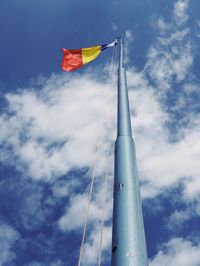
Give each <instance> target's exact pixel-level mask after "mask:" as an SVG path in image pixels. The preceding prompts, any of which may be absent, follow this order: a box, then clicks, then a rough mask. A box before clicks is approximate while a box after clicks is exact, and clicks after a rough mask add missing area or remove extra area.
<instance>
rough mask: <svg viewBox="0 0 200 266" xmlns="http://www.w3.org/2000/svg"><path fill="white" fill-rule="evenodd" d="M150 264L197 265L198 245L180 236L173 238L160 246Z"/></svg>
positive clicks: (151, 265) (153, 265)
mask: <svg viewBox="0 0 200 266" xmlns="http://www.w3.org/2000/svg"><path fill="white" fill-rule="evenodd" d="M162 250H163V251H159V252H158V254H157V255H156V256H155V258H154V259H153V260H152V261H151V262H150V266H159V265H162V266H168V265H172V266H176V265H181V266H190V265H192V266H198V265H199V257H200V246H199V245H195V244H193V243H192V242H190V241H187V240H184V239H182V238H174V239H172V240H170V241H169V242H168V243H166V244H164V245H163V247H162Z"/></svg>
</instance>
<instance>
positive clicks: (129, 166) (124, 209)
mask: <svg viewBox="0 0 200 266" xmlns="http://www.w3.org/2000/svg"><path fill="white" fill-rule="evenodd" d="M111 265H112V266H147V265H148V259H147V251H146V240H145V233H144V225H143V216H142V204H141V199H140V190H139V181H138V176H137V167H136V156H135V145H134V141H133V138H132V130H131V120H130V111H129V100H128V90H127V82H126V72H125V69H124V68H123V45H122V39H120V55H119V70H118V129H117V140H116V142H115V173H114V202H113V233H112V262H111Z"/></svg>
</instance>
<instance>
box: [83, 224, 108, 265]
mask: <svg viewBox="0 0 200 266" xmlns="http://www.w3.org/2000/svg"><path fill="white" fill-rule="evenodd" d="M111 231H112V228H111V227H108V226H105V227H104V231H103V243H102V255H101V261H102V262H104V263H105V262H106V261H107V257H106V256H105V251H106V250H109V249H111ZM99 239H100V230H97V229H96V230H94V231H93V232H92V233H91V234H90V237H89V240H88V241H87V243H86V244H85V246H84V256H83V265H84V266H89V265H94V263H95V262H96V263H97V259H98V253H99Z"/></svg>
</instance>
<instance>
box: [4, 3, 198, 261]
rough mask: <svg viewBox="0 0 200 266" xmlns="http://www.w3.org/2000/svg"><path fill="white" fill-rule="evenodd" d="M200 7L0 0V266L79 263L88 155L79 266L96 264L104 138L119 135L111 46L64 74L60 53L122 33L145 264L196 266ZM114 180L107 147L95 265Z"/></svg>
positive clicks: (106, 246)
mask: <svg viewBox="0 0 200 266" xmlns="http://www.w3.org/2000/svg"><path fill="white" fill-rule="evenodd" d="M199 10H200V2H199V0H193V1H189V0H175V1H174V0H172V1H166V0H142V1H128V0H127V1H122V0H115V1H114V0H113V1H104V0H102V1H98V2H97V1H89V0H86V1H70V0H69V1H64V0H54V1H53V0H43V1H35V0H34V1H33V0H28V1H27V0H19V1H15V0H1V3H0V35H1V42H0V47H1V49H0V58H1V60H0V87H1V90H0V101H1V105H0V111H1V114H0V128H1V130H0V147H1V155H0V243H1V246H0V265H2V266H22V265H24V266H64V265H76V264H77V261H78V254H79V248H80V242H81V233H82V226H83V219H84V211H83V210H84V209H85V207H86V204H87V192H88V185H89V182H90V177H91V173H92V166H93V165H94V161H95V158H96V159H97V161H98V164H97V167H96V172H95V175H96V178H95V190H94V194H93V201H92V205H91V209H90V221H89V226H88V231H87V239H86V243H85V246H84V257H83V265H84V266H90V265H97V249H98V241H99V231H98V228H99V227H98V226H99V221H100V217H101V210H102V205H101V203H102V200H101V199H102V190H103V177H104V174H105V173H104V172H105V163H106V162H105V154H106V146H107V143H111V147H112V148H113V143H114V141H115V137H116V122H115V121H116V90H115V88H113V87H111V84H109V83H108V82H107V80H108V74H107V73H108V67H109V62H110V61H111V56H112V51H111V50H109V51H108V50H106V51H105V52H104V53H103V54H102V55H101V56H100V57H99V58H98V59H97V60H95V62H92V63H90V64H88V65H87V66H85V67H84V68H82V69H80V70H78V71H76V72H74V73H62V72H61V70H60V63H61V57H62V54H61V52H60V51H59V49H60V48H80V47H87V46H91V45H93V44H94V45H96V44H104V43H106V42H109V41H112V40H113V39H114V38H115V37H117V36H119V35H121V34H123V35H124V39H125V54H126V60H125V61H126V69H127V79H128V86H129V96H130V107H131V119H132V126H133V134H134V139H135V143H136V151H137V163H138V171H139V176H140V181H141V193H142V198H143V213H144V223H145V231H146V238H147V248H148V257H149V265H150V266H158V265H159V266H168V265H171V266H175V265H176V266H177V265H181V266H199V265H200V259H199V258H200V244H199V243H200V242H199V240H200V233H199V224H200V218H199V214H200V197H199V196H200V179H199V176H200V170H199V158H200V150H199V147H200V130H199V128H200V127H199V121H200V115H199V111H200V110H199V109H200V108H199V100H200V94H199V89H200V85H199V80H200V74H199V69H200V63H199V62H200V54H199V44H200V16H199ZM103 113H104V114H105V115H103ZM97 142H98V143H99V147H100V148H99V150H98V152H95V145H96V144H97ZM112 148H111V150H112ZM112 180H113V157H112V155H110V158H109V189H108V193H107V204H106V208H105V217H106V222H105V234H104V242H103V254H102V256H103V260H102V265H103V266H107V265H109V260H110V246H111V219H112Z"/></svg>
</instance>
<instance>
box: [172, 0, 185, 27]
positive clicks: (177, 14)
mask: <svg viewBox="0 0 200 266" xmlns="http://www.w3.org/2000/svg"><path fill="white" fill-rule="evenodd" d="M188 7H189V3H188V0H179V1H177V2H176V4H175V6H174V11H173V14H174V19H175V21H176V24H177V25H178V26H182V25H184V24H185V23H186V22H187V20H188V18H189V16H188V14H187V9H188Z"/></svg>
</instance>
